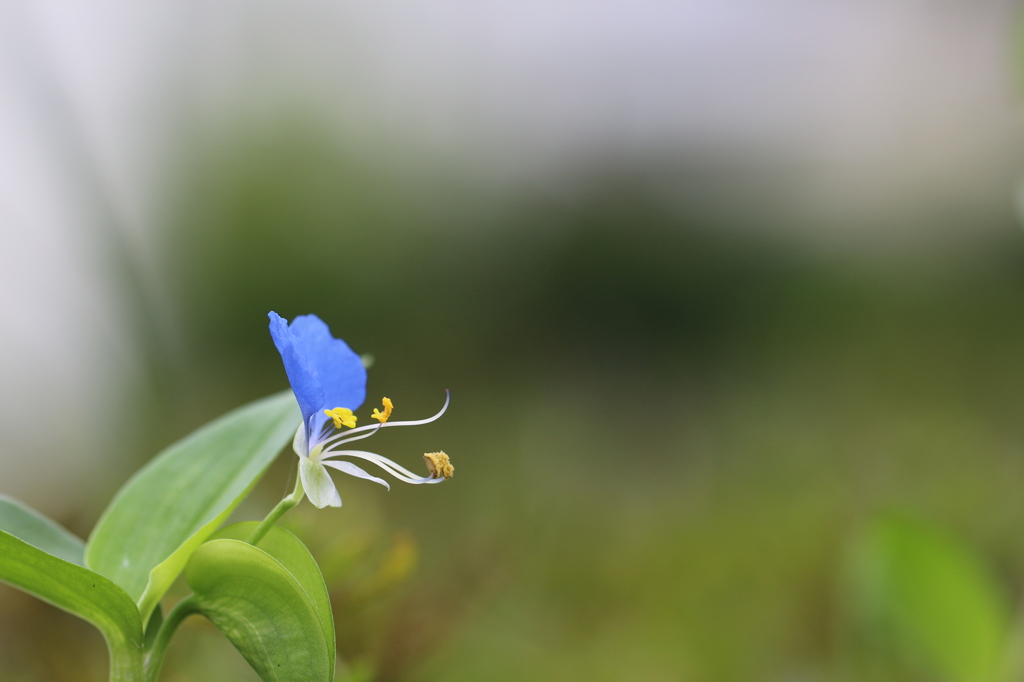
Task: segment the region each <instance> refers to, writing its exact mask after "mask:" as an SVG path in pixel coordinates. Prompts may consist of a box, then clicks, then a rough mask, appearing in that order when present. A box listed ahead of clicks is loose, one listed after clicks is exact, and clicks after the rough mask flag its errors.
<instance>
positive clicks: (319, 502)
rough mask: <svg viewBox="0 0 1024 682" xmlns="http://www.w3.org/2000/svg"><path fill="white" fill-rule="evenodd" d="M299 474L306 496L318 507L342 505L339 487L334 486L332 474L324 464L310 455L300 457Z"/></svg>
mask: <svg viewBox="0 0 1024 682" xmlns="http://www.w3.org/2000/svg"><path fill="white" fill-rule="evenodd" d="M299 476H300V477H301V478H302V487H303V488H304V489H305V491H306V496H307V497H308V498H309V501H310V502H312V503H313V506H314V507H316V508H317V509H323V508H324V507H340V506H341V496H340V495H339V494H338V489H337V488H335V487H334V481H332V480H331V475H330V474H329V473H327V469H324V467H323V465H322V464H320V463H319V462H315V461H313V460H311V459H310V458H309V457H302V458H300V459H299Z"/></svg>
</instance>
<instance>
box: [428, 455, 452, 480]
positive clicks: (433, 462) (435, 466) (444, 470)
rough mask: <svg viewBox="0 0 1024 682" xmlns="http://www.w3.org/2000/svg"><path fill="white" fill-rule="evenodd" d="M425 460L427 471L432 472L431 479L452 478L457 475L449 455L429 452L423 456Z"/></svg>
mask: <svg viewBox="0 0 1024 682" xmlns="http://www.w3.org/2000/svg"><path fill="white" fill-rule="evenodd" d="M423 459H424V460H426V462H427V470H428V471H430V477H431V478H441V477H442V476H444V477H445V478H451V477H452V476H454V475H455V467H453V466H452V462H451V460H450V459H448V455H446V454H444V453H443V452H427V453H425V454H424V455H423Z"/></svg>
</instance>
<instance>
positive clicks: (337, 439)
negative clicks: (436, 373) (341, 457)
mask: <svg viewBox="0 0 1024 682" xmlns="http://www.w3.org/2000/svg"><path fill="white" fill-rule="evenodd" d="M444 394H445V398H444V406H442V407H441V410H440V411H439V412H438V413H437V414H435V415H434V416H433V417H427V418H426V419H417V420H414V421H405V422H384V423H383V424H368V425H366V426H360V427H357V428H354V429H349V430H348V431H344V432H342V433H337V434H335V435H333V436H331V437H330V438H328V439H327V440H324V441H321V442H322V443H323V445H324V448H332V447H337V446H338V445H341V444H343V443H348V442H349V441H353V440H359V439H360V438H369V437H370V436H372V435H373V434H374V433H376V432H377V431H378V430H379V429H382V428H385V427H388V426H419V425H421V424H429V423H430V422H432V421H437V420H438V419H440V418H441V415H442V414H444V413H445V410H447V409H448V403H449V402H451V399H452V395H451V392H450V391H448V390H447V389H445V392H444ZM367 431H373V433H369V434H366V435H365V436H359V437H358V438H353V437H352V436H354V435H355V434H357V433H366V432H367Z"/></svg>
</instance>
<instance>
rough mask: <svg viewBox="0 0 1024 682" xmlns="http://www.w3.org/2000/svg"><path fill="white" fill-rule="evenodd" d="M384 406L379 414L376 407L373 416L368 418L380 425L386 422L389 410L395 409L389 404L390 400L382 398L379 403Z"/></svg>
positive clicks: (389, 413) (389, 414)
mask: <svg viewBox="0 0 1024 682" xmlns="http://www.w3.org/2000/svg"><path fill="white" fill-rule="evenodd" d="M380 402H381V404H383V405H384V411H383V412H380V411H379V410H378V409H377V408H376V407H375V408H373V414H371V415H370V416H371V417H373V418H374V419H376V420H377V421H379V422H380V423H381V424H383V423H384V422H386V421H387V420H388V417H390V416H391V410H393V409H395V406H394V405H392V404H391V398H384V400H382V401H380Z"/></svg>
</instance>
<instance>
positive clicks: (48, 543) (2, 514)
mask: <svg viewBox="0 0 1024 682" xmlns="http://www.w3.org/2000/svg"><path fill="white" fill-rule="evenodd" d="M0 530H3V531H7V532H8V533H10V534H11V535H13V536H14V537H16V538H19V539H21V540H24V541H25V542H27V543H28V544H30V545H33V546H35V547H38V548H39V549H41V550H43V551H44V552H47V553H48V554H52V555H53V556H55V557H57V558H60V559H63V560H64V561H70V562H71V563H73V564H78V565H79V566H84V565H85V562H84V560H83V555H84V553H85V543H84V542H82V540H81V539H79V538H78V537H77V536H75V535H72V534H71V533H69V532H68V531H67V530H65V529H64V528H63V527H62V526H60V525H59V524H58V523H57V522H56V521H52V520H50V519H49V518H47V517H45V516H43V515H42V514H40V513H39V512H37V511H36V510H35V509H32V508H31V507H28V506H26V505H25V504H23V503H22V502H19V501H18V500H15V499H14V498H11V497H7V496H6V495H0Z"/></svg>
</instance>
